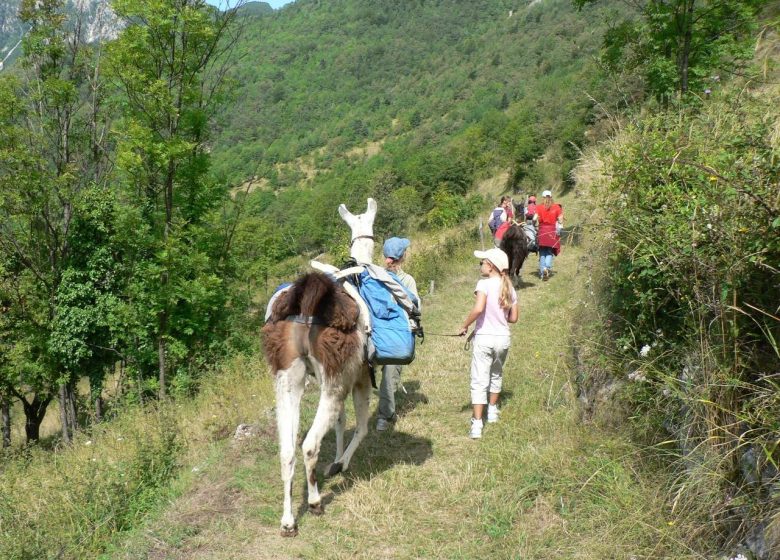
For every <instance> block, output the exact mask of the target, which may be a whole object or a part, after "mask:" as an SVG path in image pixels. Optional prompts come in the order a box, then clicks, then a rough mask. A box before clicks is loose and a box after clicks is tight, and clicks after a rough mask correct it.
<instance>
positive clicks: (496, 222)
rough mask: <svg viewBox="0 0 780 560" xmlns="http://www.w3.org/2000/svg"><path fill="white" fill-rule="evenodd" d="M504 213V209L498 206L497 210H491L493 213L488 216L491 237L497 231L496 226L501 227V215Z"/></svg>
mask: <svg viewBox="0 0 780 560" xmlns="http://www.w3.org/2000/svg"><path fill="white" fill-rule="evenodd" d="M503 213H504V209H503V208H501V207H500V206H499V207H498V208H494V209H493V213H492V214H491V215H490V220H489V221H488V227H489V228H490V233H492V234H493V235H495V234H496V230H497V229H498V226H500V225H501V214H503Z"/></svg>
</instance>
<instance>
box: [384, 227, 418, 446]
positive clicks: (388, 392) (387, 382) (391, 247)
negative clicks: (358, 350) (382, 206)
mask: <svg viewBox="0 0 780 560" xmlns="http://www.w3.org/2000/svg"><path fill="white" fill-rule="evenodd" d="M410 244H411V242H410V241H409V240H408V239H404V238H402V237H391V238H390V239H388V240H387V241H385V244H384V245H383V247H382V253H383V254H384V256H385V268H386V269H387V270H388V271H390V272H392V273H393V274H395V275H396V277H397V278H398V280H399V281H400V282H401V284H403V285H404V286H405V287H406V288H407V289H408V290H409V291H410V292H411V293H412V294H413V295H414V297H415V298H417V302H418V303H417V305H418V308H420V304H421V301H420V295H419V294H418V292H417V282H415V280H414V278H413V277H412V275H411V274H407V273H406V272H404V271H403V270H402V269H401V266H402V265H403V264H404V262H405V260H406V250H407V249H408V248H409V245H410ZM400 385H401V366H397V365H388V366H383V367H382V382H381V383H380V384H379V408H378V409H377V413H376V431H377V432H384V431H386V430H387V429H388V428H390V426H392V425H393V424H394V423H395V421H396V420H397V419H398V415H397V414H396V412H395V391H396V389H397V388H398V387H399V386H400Z"/></svg>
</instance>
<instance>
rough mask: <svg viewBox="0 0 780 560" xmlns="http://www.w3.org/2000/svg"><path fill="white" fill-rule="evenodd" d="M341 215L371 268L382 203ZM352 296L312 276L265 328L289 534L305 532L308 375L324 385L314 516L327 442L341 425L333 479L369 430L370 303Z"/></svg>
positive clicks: (309, 457)
mask: <svg viewBox="0 0 780 560" xmlns="http://www.w3.org/2000/svg"><path fill="white" fill-rule="evenodd" d="M339 214H340V215H341V217H342V219H344V221H345V222H347V224H348V225H349V226H350V228H351V229H352V244H351V250H350V252H351V255H352V257H353V258H354V259H355V260H356V261H357V262H358V263H370V262H371V258H372V254H373V250H374V238H373V224H374V217H375V216H376V202H374V200H373V199H370V198H369V199H368V209H367V211H366V212H365V213H364V214H360V215H358V216H354V215H352V214H351V213H350V212H349V211H348V210H347V209H346V207H345V206H344V205H343V204H342V205H341V206H339ZM312 265H313V266H314V267H315V268H318V269H320V270H327V271H328V272H330V273H331V274H334V271H335V270H336V269H335V268H333V267H329V266H328V265H322V264H320V263H314V262H313V263H312ZM357 270H358V271H359V270H360V269H359V268H358V269H357ZM345 272H347V271H345ZM351 272H355V270H352V271H351ZM335 276H337V277H338V276H343V274H335ZM348 292H349V293H348ZM349 294H352V295H356V292H355V291H354V289H353V288H352V286H350V285H349V284H346V285H343V284H342V283H340V282H334V281H333V280H332V279H331V278H329V277H328V276H326V275H325V274H322V273H321V272H312V273H309V274H306V275H304V276H302V277H301V278H299V279H298V280H297V281H296V282H295V284H294V285H293V286H292V288H290V289H289V290H287V291H286V292H284V293H282V294H281V295H280V296H279V297H278V298H277V299H276V300H275V301H274V302H273V307H272V309H271V315H270V318H269V321H268V322H267V323H266V325H265V327H263V335H264V337H263V346H264V349H265V355H266V359H267V360H268V363H269V365H270V367H271V371H272V373H273V375H274V377H275V378H276V419H277V426H278V431H279V449H280V459H281V466H282V481H283V483H284V512H283V514H282V525H281V533H282V535H283V536H287V537H291V536H295V535H296V534H297V533H298V528H297V525H296V523H295V517H294V516H293V511H292V481H293V474H294V471H295V451H296V449H295V448H296V441H297V438H298V425H299V421H300V407H301V398H302V396H303V390H304V385H305V382H306V376H307V374H309V373H311V374H313V375H314V376H315V377H316V378H317V380H318V381H319V383H320V401H319V405H318V407H317V413H316V415H315V418H314V422H313V423H312V426H311V428H310V429H309V432H308V433H307V434H306V438H305V439H304V440H303V444H302V446H301V448H302V450H303V461H304V465H305V467H306V482H307V484H308V503H309V511H310V512H311V513H314V514H317V515H319V514H321V513H322V503H321V499H320V493H319V490H318V488H317V474H316V472H315V467H316V465H317V459H318V456H319V452H320V444H321V442H322V438H323V437H324V436H325V434H326V433H327V432H328V431H329V430H330V429H331V428H333V427H334V426H335V428H336V458H335V460H334V462H333V463H331V464H330V465H329V466H328V468H327V469H326V472H325V475H326V476H333V475H335V474H337V473H338V472H340V471H342V470H346V469H347V468H348V467H349V462H350V459H351V458H352V455H353V454H354V453H355V450H356V449H357V447H358V445H360V442H361V441H362V439H363V438H364V437H365V436H366V434H367V433H368V418H369V409H368V406H369V395H370V393H371V378H370V375H369V371H368V365H367V363H366V361H365V344H366V338H367V335H366V333H367V331H368V325H367V324H366V321H367V314H365V313H364V312H362V310H364V309H365V304H364V303H363V302H362V300H360V299H358V300H357V303H356V300H355V299H353V298H352V297H350V295H349ZM359 308H361V313H359V312H358V309H359ZM350 393H352V399H353V401H354V405H355V416H356V419H357V427H356V429H355V434H354V436H353V437H352V441H351V442H350V444H349V445H348V446H347V449H346V450H344V425H345V422H346V416H345V413H344V401H345V400H346V399H347V397H348V395H349V394H350Z"/></svg>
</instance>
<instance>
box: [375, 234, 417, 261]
mask: <svg viewBox="0 0 780 560" xmlns="http://www.w3.org/2000/svg"><path fill="white" fill-rule="evenodd" d="M410 244H411V241H409V240H408V239H404V238H403V237H391V238H390V239H388V240H387V241H385V245H384V247H382V252H383V253H384V255H385V256H386V257H390V258H391V259H395V260H398V259H400V258H401V257H403V256H404V253H405V252H406V249H407V248H408V247H409V245H410Z"/></svg>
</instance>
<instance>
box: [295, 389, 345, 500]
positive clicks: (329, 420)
mask: <svg viewBox="0 0 780 560" xmlns="http://www.w3.org/2000/svg"><path fill="white" fill-rule="evenodd" d="M343 408H344V399H343V398H342V399H339V398H338V397H337V395H335V394H333V392H332V389H331V388H329V387H328V386H327V384H325V383H323V385H322V390H321V391H320V404H319V405H318V406H317V414H316V415H315V416H314V422H313V423H312V425H311V428H310V429H309V433H308V434H306V438H305V439H304V440H303V445H302V446H301V448H302V449H303V462H304V464H305V465H306V483H307V484H308V488H309V498H308V501H309V511H311V512H312V513H314V514H320V513H322V506H321V505H320V492H319V489H318V488H317V471H316V466H317V459H318V458H319V454H320V445H321V444H322V438H324V437H325V434H327V433H328V431H329V430H330V429H331V428H332V427H333V425H334V424H335V423H336V421H337V420H338V419H339V415H340V414H341V411H342V410H343ZM342 438H343V432H342ZM342 445H343V444H342Z"/></svg>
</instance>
